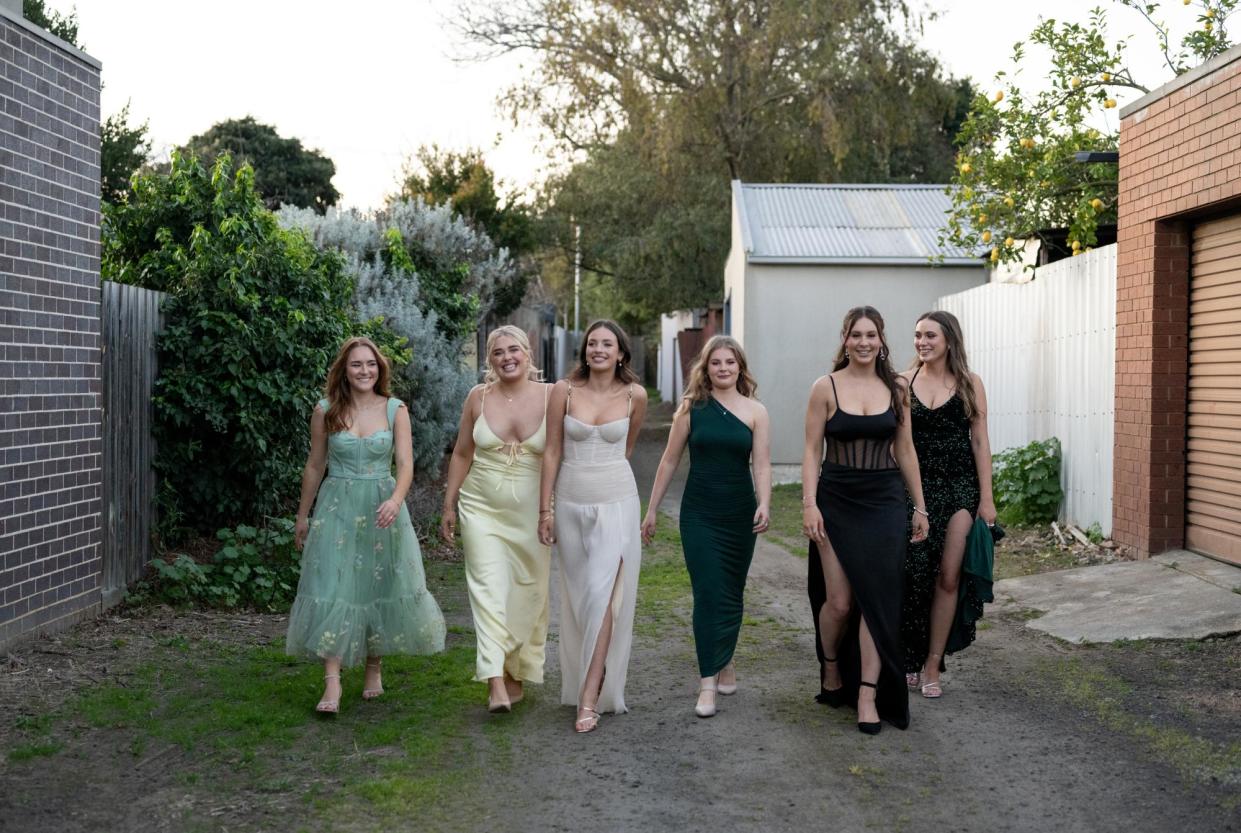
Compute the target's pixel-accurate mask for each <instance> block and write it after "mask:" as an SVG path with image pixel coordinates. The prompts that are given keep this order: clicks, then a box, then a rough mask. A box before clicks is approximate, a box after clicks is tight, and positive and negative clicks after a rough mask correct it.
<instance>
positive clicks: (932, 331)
mask: <svg viewBox="0 0 1241 833" xmlns="http://www.w3.org/2000/svg"><path fill="white" fill-rule="evenodd" d="M914 350H916V351H917V353H918V358H919V359H921V360H922V363H923V364H926V363H927V362H933V361H937V360H939V359H942V358H943V357H944V356H945V355H947V353H948V340H947V339H946V338H944V328H943V327H941V326H939V323H938V322H936V321H933V320H931V319H930V318H923V319H922V320H921V321H919V322H918V323H917V325H916V326H915V327H914Z"/></svg>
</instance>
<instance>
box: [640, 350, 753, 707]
mask: <svg viewBox="0 0 1241 833" xmlns="http://www.w3.org/2000/svg"><path fill="white" fill-rule="evenodd" d="M757 387H758V385H757V384H756V383H755V381H754V377H753V376H751V375H750V372H749V370H748V369H747V367H746V360H745V353H744V352H743V351H742V349H741V345H740V344H738V343H737V341H736V340H735V339H733V338H730V337H728V336H714V337H712V338H711V339H709V340H708V341H707V343H706V345H705V346H704V347H703V348H702V351H701V352H700V353H699V354H698V358H697V359H696V360H695V361H694V365H693V367H692V368H691V370H690V373H689V381H688V382H687V384H686V386H685V395H684V397H683V398H682V400H681V406H680V407H679V408H678V409H677V413H676V416H675V417H674V418H673V421H672V429H671V431H670V432H669V434H668V446H667V448H666V449H665V450H664V455H663V458H662V459H661V460H660V461H659V470H658V471H657V472H656V474H655V485H654V486H653V487H652V489H651V500H650V503H649V504H648V506H647V511H646V518H645V519H644V520H643V522H642V538H643V540H644V541H645V542H646V543H648V544H649V543H650V542H651V540H652V538H653V537H654V534H655V524H656V519H657V518H658V515H659V504H660V502H661V501H662V500H663V498H664V493H665V492H667V490H668V484H669V483H670V482H671V480H672V475H673V473H674V472H675V471H676V469H677V465H678V464H679V463H680V461H681V453H682V452H683V451H684V450H685V447H686V446H689V477H688V478H687V479H686V481H685V493H684V494H683V495H682V498H681V545H682V547H683V548H684V551H685V566H686V567H688V568H689V578H690V584H691V585H692V586H693V591H694V643H695V646H696V648H697V653H698V673H699V677H700V678H701V679H700V680H699V685H698V702H697V703H696V704H695V706H694V713H695V714H697V715H698V716H699V717H711V716H712V715H714V714H715V711H716V708H715V695H716V692H717V691H718V692H719V693H720V694H733V693H734V692H736V690H737V674H736V669H735V668H734V667H733V652H734V650H735V649H736V647H737V635H738V633H739V632H740V630H741V614H742V601H743V597H744V595H745V580H746V574H747V573H748V572H749V570H750V560H751V559H752V558H753V557H754V541H755V537H756V535H757V534H758V533H760V532H765V531H766V530H767V525H768V522H769V520H770V506H771V448H770V445H769V442H768V436H769V431H768V428H769V422H768V419H767V409H766V408H764V407H763V405H762V404H761V403H760V402H759V401H758V400H757V399H755V398H754V392H755V390H756V389H757ZM751 467H753V471H754V476H753V479H751V476H750V470H751ZM756 487H757V488H756ZM756 491H757V495H756V494H755V492H756Z"/></svg>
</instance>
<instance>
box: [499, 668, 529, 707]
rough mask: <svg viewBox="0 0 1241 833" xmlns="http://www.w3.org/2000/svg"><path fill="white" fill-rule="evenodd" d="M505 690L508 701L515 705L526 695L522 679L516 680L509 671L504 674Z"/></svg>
mask: <svg viewBox="0 0 1241 833" xmlns="http://www.w3.org/2000/svg"><path fill="white" fill-rule="evenodd" d="M504 690H505V692H506V693H507V694H508V701H509V702H510V703H512V704H513V705H514V706H515V705H517V704H518V703H520V702H521V698H522V697H525V696H526V695H525V692H524V690H523V688H522V684H521V680H514V679H513V678H512V677H510V676H509V675H508V674H507V673H506V674H505V675H504Z"/></svg>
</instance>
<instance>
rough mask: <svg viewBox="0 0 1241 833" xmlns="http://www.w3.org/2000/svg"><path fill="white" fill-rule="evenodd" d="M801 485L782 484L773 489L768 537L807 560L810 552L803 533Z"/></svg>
mask: <svg viewBox="0 0 1241 833" xmlns="http://www.w3.org/2000/svg"><path fill="white" fill-rule="evenodd" d="M801 512H802V505H801V484H800V483H781V484H780V485H779V486H773V487H772V488H771V526H770V528H769V529H768V531H767V537H768V538H770V539H771V540H772V541H773V542H775V543H777V544H779V545H780V546H782V547H784V549H786V550H788V551H789V552H790V553H792V554H793V555H796V556H798V557H800V558H805V557H806V555H807V553H808V552H809V548H808V543H807V541H806V536H805V535H802V533H801Z"/></svg>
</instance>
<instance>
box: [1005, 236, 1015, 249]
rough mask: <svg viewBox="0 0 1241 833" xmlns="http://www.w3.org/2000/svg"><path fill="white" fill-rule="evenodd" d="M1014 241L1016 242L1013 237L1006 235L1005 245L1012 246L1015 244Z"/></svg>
mask: <svg viewBox="0 0 1241 833" xmlns="http://www.w3.org/2000/svg"><path fill="white" fill-rule="evenodd" d="M1013 242H1014V241H1013V238H1011V237H1005V238H1004V245H1005V246H1008V247H1010V248H1011V247H1012V245H1013Z"/></svg>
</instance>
